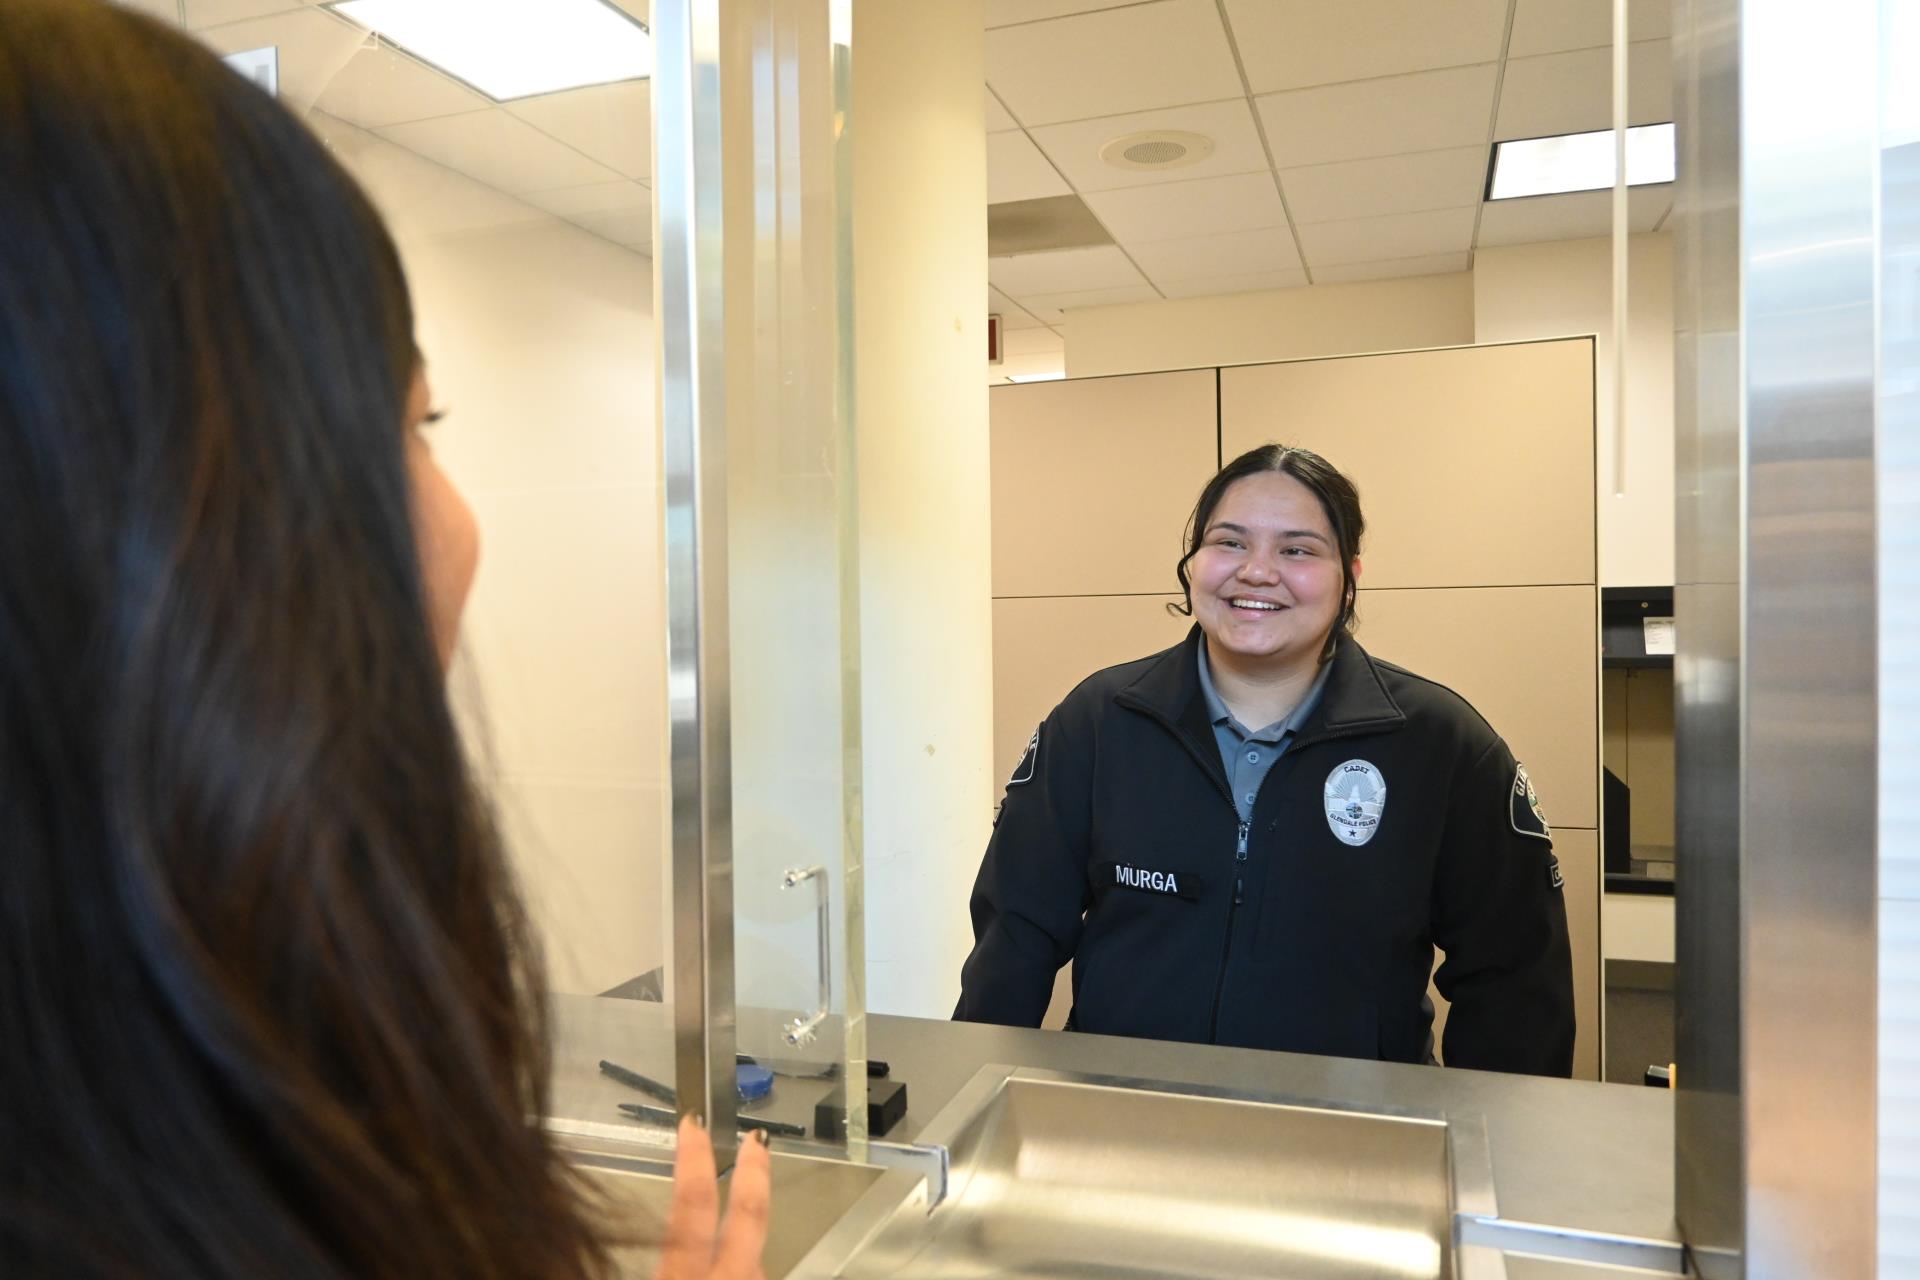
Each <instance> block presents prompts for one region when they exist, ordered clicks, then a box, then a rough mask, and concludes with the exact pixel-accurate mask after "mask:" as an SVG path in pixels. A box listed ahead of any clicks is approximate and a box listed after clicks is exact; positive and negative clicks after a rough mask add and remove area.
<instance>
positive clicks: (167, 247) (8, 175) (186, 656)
mask: <svg viewBox="0 0 1920 1280" xmlns="http://www.w3.org/2000/svg"><path fill="white" fill-rule="evenodd" d="M5 4H6V16H5V19H4V21H0V1152H5V1153H6V1155H5V1158H4V1159H0V1273H4V1274H6V1275H9V1276H26V1275H59V1276H63V1277H68V1276H109V1275H111V1276H124V1275H142V1276H163V1277H182V1278H183V1280H184V1278H185V1277H209V1276H213V1277H257V1276H267V1275H273V1276H299V1277H347V1276H353V1277H368V1276H375V1277H387V1276H391V1277H402V1276H408V1277H417V1276H442V1275H462V1276H476V1277H496V1276H497V1277H506V1276H515V1277H520V1276H536V1275H537V1276H541V1277H561V1276H568V1275H576V1276H577V1275H582V1274H587V1273H589V1272H592V1271H595V1270H598V1269H599V1266H600V1264H601V1262H602V1261H603V1259H604V1247H603V1245H602V1244H601V1243H600V1241H599V1239H598V1237H597V1236H596V1235H595V1233H594V1230H593V1228H592V1225H591V1223H590V1222H589V1221H588V1219H587V1217H586V1214H585V1210H584V1209H583V1208H582V1205H581V1202H580V1201H579V1199H578V1198H577V1196H576V1195H575V1193H574V1191H575V1189H574V1187H573V1185H572V1182H571V1180H570V1178H569V1176H568V1174H567V1173H566V1170H565V1166H564V1164H563V1163H562V1161H561V1159H560V1157H559V1156H558V1154H557V1153H556V1151H555V1150H554V1149H553V1147H552V1145H551V1143H550V1142H549V1141H548V1139H547V1138H546V1137H545V1136H544V1135H543V1134H542V1132H541V1131H540V1129H539V1127H538V1124H537V1121H536V1120H534V1119H532V1117H537V1116H539V1115H540V1114H542V1113H543V1111H544V1103H545V1096H544V1094H545V1088H546V1069H547V1064H546V1057H545V1054H546V1040H545V1012H544V1006H543V1004H542V999H543V997H542V994H541V992H542V983H541V981H540V977H539V974H538V971H537V968H536V965H535V962H534V959H533V949H532V947H531V946H530V944H529V939H528V936H527V931H526V925H525V921H524V917H523V914H522V912H521V909H520V907H519V906H518V904H517V900H516V898H515V896H514V893H513V891H512V886H511V884H510V880H509V876H508V872H507V870H506V864H505V861H504V858H503V856H502V852H501V848H500V844H499V842H498V840H497V838H496V836H495V834H494V830H493V827H492V824H491V822H490V819H489V817H488V813H487V810H486V807H485V805H484V804H483V803H482V802H481V800H480V799H479V798H478V795H477V792H476V790H475V788H474V786H473V784H472V782H471V781H470V779H469V776H468V773H467V770H466V766H465V763H464V761H463V757H462V753H461V747H460V743H459V740H458V737H457V735H456V731H455V727H454V723H453V720H452V717H451V715H450V714H449V711H448V707H447V703H446V698H445V693H444V691H443V688H442V683H441V673H440V670H439V667H438V663H437V660H436V655H435V649H434V645H433V642H432V638H431V635H430V629H429V623H428V616H427V606H426V595H425V588H424V586H423V581H422V574H421V570H420V566H419V562H418V559H417V552H416V545H415V538H414V530H413V527H412V515H411V511H410V502H409V489H408V484H407V478H406V471H405V466H404V461H403V438H402V430H401V422H402V414H403V406H404V403H405V397H406V393H407V389H408V386H409V383H410V379H411V377H412V375H413V369H414V365H415V361H416V355H415V351H414V347H413V338H412V329H413V320H412V313H411V307H410V304H409V302H408V298H407V292H406V285H405V282H404V279H403V277H402V273H401V269H400V263H399V260H398V257H397V255H396V253H395V250H394V246H393V244H392V242H391V240H390V239H389V238H388V236H387V233H386V232H385V230H384V229H383V228H382V226H381V224H380V220H379V218H378V217H377V216H376V214H375V213H374V211H373V209H372V207H371V206H370V205H369V203H368V202H367V200H366V198H365V197H364V196H363V195H362V194H361V193H360V191H359V190H358V188H357V187H356V186H355V185H354V183H353V182H352V181H351V180H350V179H349V178H348V177H347V175H346V174H345V173H344V172H343V171H342V170H341V169H340V168H339V166H338V165H336V164H335V163H334V162H333V161H332V160H331V159H330V157H329V156H328V154H327V152H326V150H325V149H324V148H323V147H322V146H321V145H320V144H319V143H318V142H317V141H316V140H315V139H314V138H312V137H311V136H310V135H309V134H308V133H307V132H306V130H305V129H304V128H303V127H302V126H301V125H300V124H299V123H298V122H297V121H296V120H295V119H294V118H293V117H292V116H291V115H289V114H288V113H287V112H286V111H284V110H283V109H281V108H280V107H279V106H278V105H276V104H275V103H273V102H272V101H271V100H270V99H268V98H267V97H266V96H265V95H263V94H262V93H260V92H259V91H258V90H256V89H255V88H254V87H252V86H251V85H250V84H248V83H247V82H246V81H245V80H243V79H242V78H241V77H239V76H236V75H234V74H233V73H232V72H230V71H229V70H227V69H226V68H225V67H223V66H222V65H221V64H220V63H219V62H218V61H217V60H216V59H215V58H214V57H213V56H212V55H210V54H209V53H207V52H205V51H204V50H202V49H200V48H199V47H198V46H197V45H195V44H193V43H192V42H191V41H189V40H188V39H187V38H185V37H184V36H182V35H180V34H178V33H175V32H170V31H168V30H167V29H165V28H164V27H162V26H160V25H159V24H158V23H154V22H151V21H149V20H147V19H144V18H141V17H139V16H137V15H134V14H130V13H127V12H125V11H122V10H119V9H116V8H113V7H110V6H107V5H104V4H98V3H92V2H89V0H5Z"/></svg>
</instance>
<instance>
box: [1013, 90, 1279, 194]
mask: <svg viewBox="0 0 1920 1280" xmlns="http://www.w3.org/2000/svg"><path fill="white" fill-rule="evenodd" d="M1149 129H1175V130H1179V131H1181V132H1184V133H1198V134H1201V135H1203V136H1205V137H1207V138H1210V139H1212V140H1213V144H1214V145H1213V151H1212V153H1211V154H1209V155H1208V156H1207V158H1206V159H1204V160H1200V161H1197V162H1195V163H1193V164H1190V165H1185V166H1183V167H1180V168H1168V169H1157V170H1146V169H1121V168H1117V167H1115V166H1113V165H1110V164H1108V163H1107V162H1106V161H1105V160H1102V159H1101V158H1100V148H1102V147H1104V146H1105V145H1106V144H1107V143H1109V142H1112V141H1113V140H1114V139H1115V138H1124V137H1126V136H1127V135H1128V134H1133V133H1141V132H1144V131H1146V130H1149ZM1033 140H1034V141H1035V142H1037V143H1039V144H1040V148H1041V150H1043V151H1045V152H1046V153H1047V155H1048V156H1050V157H1051V158H1052V159H1053V163H1054V165H1055V166H1056V167H1057V168H1058V169H1059V170H1060V172H1061V173H1063V174H1065V175H1066V177H1067V181H1068V182H1070V183H1072V184H1073V189H1074V190H1075V191H1111V190H1113V189H1115V188H1118V187H1144V186H1146V185H1148V184H1150V183H1155V182H1168V181H1173V182H1187V181H1191V180H1192V179H1195V178H1213V177H1220V176H1223V175H1226V174H1232V173H1253V172H1256V171H1260V170H1264V169H1265V168H1266V167H1267V152H1266V148H1264V147H1262V146H1261V145H1260V131H1259V130H1258V129H1257V128H1255V127H1254V123H1253V111H1252V109H1251V108H1250V107H1248V106H1247V101H1246V99H1245V98H1235V99H1233V100H1231V101H1228V102H1208V103H1202V104H1200V105H1198V106H1188V107H1163V108H1161V109H1160V110H1158V111H1142V112H1136V113H1135V114H1133V115H1125V116H1102V117H1101V118H1100V119H1098V120H1081V121H1076V122H1075V123H1073V124H1050V125H1046V126H1044V127H1042V128H1038V129H1035V130H1033Z"/></svg>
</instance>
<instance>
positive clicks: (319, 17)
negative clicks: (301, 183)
mask: <svg viewBox="0 0 1920 1280" xmlns="http://www.w3.org/2000/svg"><path fill="white" fill-rule="evenodd" d="M193 34H194V35H195V36H196V37H197V38H199V39H200V40H201V41H202V42H203V43H205V44H206V45H208V46H209V47H211V48H212V49H213V50H214V51H215V52H217V53H239V52H240V51H242V50H244V49H259V48H264V47H265V46H267V45H274V46H276V47H277V48H278V49H279V50H280V100H281V101H282V102H284V103H286V104H287V106H289V107H291V108H293V109H294V110H296V111H302V110H305V109H306V108H308V107H310V106H312V105H313V104H314V102H315V101H317V100H318V99H319V97H320V96H321V95H322V94H323V93H325V92H326V89H327V86H328V85H329V84H331V83H332V82H333V77H334V76H335V74H337V73H338V72H339V70H340V68H342V67H344V66H346V65H347V63H348V61H349V60H351V59H352V57H353V56H354V54H355V53H356V52H357V51H358V50H359V49H360V47H361V45H362V44H364V43H365V42H366V39H367V33H366V32H365V31H364V30H362V29H361V28H359V27H356V26H354V25H353V24H352V23H350V22H347V21H344V20H343V19H340V18H336V17H334V16H333V14H331V13H329V12H328V11H326V10H324V9H300V10H297V11H295V12H292V13H282V14H277V15H275V16H274V17H271V18H255V19H253V20H251V21H248V22H229V23H226V24H225V25H223V26H217V27H210V28H208V29H206V30H204V31H196V32H194V33H193Z"/></svg>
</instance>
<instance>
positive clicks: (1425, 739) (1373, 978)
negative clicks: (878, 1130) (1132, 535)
mask: <svg viewBox="0 0 1920 1280" xmlns="http://www.w3.org/2000/svg"><path fill="white" fill-rule="evenodd" d="M1199 644H1200V631H1199V629H1198V628H1197V627H1196V628H1195V629H1194V630H1193V632H1192V633H1190V634H1189V635H1188V637H1187V639H1186V640H1185V641H1184V642H1182V643H1181V644H1179V645H1176V646H1175V647H1173V648H1171V649H1168V650H1166V651H1165V652H1163V653H1159V654H1155V655H1154V656H1152V657H1150V658H1143V659H1141V660H1139V661H1137V662H1130V663H1126V664H1124V665H1122V666H1117V667H1109V668H1107V669H1106V670H1105V671H1100V672H1097V673H1095V674H1094V675H1092V676H1090V677H1089V678H1088V679H1087V680H1085V681H1084V682H1082V683H1081V685H1080V686H1079V687H1078V688H1076V689H1075V690H1074V691H1073V692H1072V693H1071V694H1069V695H1068V696H1067V698H1066V700H1065V701H1064V702H1062V703H1061V704H1060V705H1059V706H1058V707H1056V708H1054V710H1053V713H1052V714H1051V715H1049V716H1048V717H1047V719H1046V721H1045V722H1044V723H1043V724H1042V725H1041V726H1040V729H1039V732H1038V734H1037V735H1036V737H1035V739H1034V741H1033V743H1032V744H1031V745H1030V746H1029V747H1028V751H1027V755H1026V757H1025V758H1024V759H1022V760H1021V762H1020V765H1019V768H1018V769H1016V770H1015V773H1014V776H1013V780H1012V781H1011V782H1009V784H1008V787H1007V793H1006V798H1005V801H1004V802H1003V804H1002V806H1001V810H1000V817H999V819H998V821H997V823H996V824H995V827H994V832H993V838H992V840H991V841H990V842H989V843H988V845H987V853H986V858H985V860H984V861H983V862H982V864H981V867H980V875H979V878H978V879H977V880H976V882H975V884H974V889H973V901H972V911H973V930H974V948H973V953H972V954H971V955H970V956H969V957H968V958H967V962H966V967H965V969H964V970H963V971H962V976H961V996H960V1004H959V1007H958V1008H957V1009H956V1010H955V1011H954V1016H955V1017H956V1018H959V1019H964V1020H967V1021H973V1022H998V1023H1006V1024H1010V1025H1014V1026H1029V1027H1032V1026H1038V1025H1039V1024H1040V1019H1041V1017H1042V1016H1043V1015H1044V1014H1045V1012H1046V1008H1047V1003H1048V1000H1049V998H1050V996H1051V994H1052V989H1053V976H1054V974H1055V972H1056V971H1057V970H1058V969H1059V968H1060V966H1061V965H1063V964H1065V963H1066V962H1067V961H1069V960H1071V961H1073V1015H1072V1020H1071V1022H1070V1023H1069V1025H1070V1026H1072V1027H1073V1029H1075V1030H1077V1031H1088V1032H1099V1033H1104V1034H1108V1035H1126V1036H1142V1037H1147V1038H1151V1039H1159V1040H1187V1041H1195V1042H1203V1043H1217V1044H1229V1045H1241V1046H1246V1047H1250V1048H1257V1049H1282V1050H1288V1051H1292V1052H1296V1053H1324V1054H1336V1055H1340V1056H1343V1057H1354V1058H1380V1059H1387V1060H1391V1061H1399V1062H1427V1061H1431V1058H1432V1055H1431V1044H1432V1038H1433V1037H1432V1023H1433V1013H1432V1009H1431V1007H1430V1005H1429V1003H1428V1001H1427V998H1426V993H1427V979H1428V975H1429V973H1430V972H1431V970H1432V960H1433V948H1434V947H1435V946H1436V945H1437V946H1438V947H1440V948H1441V950H1442V951H1444V952H1445V962H1444V963H1443V964H1442V965H1441V966H1440V969H1439V971H1438V973H1437V974H1434V975H1433V976H1434V981H1435V984H1436V985H1437V986H1438V988H1439V990H1440V993H1441V994H1442V995H1443V996H1445V997H1446V998H1447V1000H1448V1001H1449V1002H1450V1003H1451V1009H1450V1011H1449V1013H1448V1016H1447V1025H1446V1037H1445V1042H1444V1044H1443V1045H1442V1046H1441V1056H1442V1057H1443V1059H1444V1060H1445V1062H1446V1063H1447V1065H1449V1066H1455V1067H1480V1068H1485V1069H1490V1070H1497V1071H1524V1072H1534V1073H1538V1074H1542V1075H1562V1076H1564V1075H1569V1074H1571V1072H1572V1069H1573V1031H1574V1023H1573V967H1572V961H1571V958H1570V955H1569V951H1568V947H1567V917H1566V906H1565V903H1564V901H1563V899H1562V895H1561V875H1560V869H1559V864H1558V862H1557V861H1556V860H1555V858H1554V856H1553V844H1552V835H1551V832H1550V831H1549V829H1548V827H1547V825H1546V822H1545V821H1544V820H1543V819H1542V817H1541V815H1540V810H1539V805H1538V802H1537V801H1536V800H1535V798H1534V793H1533V788H1532V784H1531V783H1530V782H1529V781H1528V779H1527V776H1526V772H1525V770H1524V769H1522V768H1521V767H1520V766H1519V765H1518V764H1517V763H1516V762H1515V760H1514V758H1513V755H1512V753H1511V752H1509V751H1508V750H1507V745H1506V743H1505V742H1504V741H1502V740H1501V738H1500V735H1499V734H1497V733H1495V732H1494V731H1493V728H1492V727H1491V726H1490V725H1488V724H1487V722H1486V721H1485V720H1484V719H1482V718H1481V717H1480V715H1479V714H1478V713H1477V712H1475V711H1474V709H1473V708H1472V707H1471V706H1469V705H1467V703H1466V701H1465V700H1464V699H1462V698H1461V697H1459V695H1457V694H1455V693H1454V692H1452V691H1451V690H1449V689H1447V688H1445V687H1443V686H1441V685H1438V684H1435V683H1434V682H1433V681H1431V680H1425V679H1422V678H1421V677H1419V676H1416V675H1414V674H1412V673H1411V672H1409V671H1405V670H1402V669H1401V668H1399V667H1396V666H1394V665H1392V664H1391V663H1387V662H1382V661H1380V660H1379V659H1377V658H1374V657H1372V656H1370V655H1369V654H1368V653H1367V652H1366V651H1365V650H1363V649H1362V648H1361V647H1360V645H1359V644H1358V643H1356V642H1355V641H1354V640H1353V639H1352V637H1350V636H1346V635H1343V636H1342V637H1341V639H1340V642H1339V645H1338V648H1337V649H1336V651H1335V654H1334V657H1333V659H1332V662H1333V668H1332V670H1331V671H1330V672H1329V673H1328V676H1327V683H1326V686H1325V689H1324V691H1323V693H1322V695H1321V699H1320V704H1319V706H1318V707H1317V708H1315V709H1314V711H1313V712H1312V714H1311V715H1309V716H1308V717H1307V719H1306V720H1305V721H1304V722H1303V723H1302V724H1301V725H1300V726H1299V730H1298V732H1297V734H1296V736H1295V738H1294V741H1293V743H1292V745H1291V746H1290V747H1289V748H1288V750H1287V751H1286V753H1285V754H1284V755H1282V756H1281V758H1280V759H1279V760H1278V761H1276V762H1275V763H1274V765H1273V768H1272V772H1270V773H1269V774H1268V775H1267V778H1266V781H1265V782H1264V784H1263V785H1262V786H1261V789H1260V792H1259V795H1258V796H1257V798H1256V800H1255V802H1254V807H1253V817H1252V821H1251V822H1250V823H1248V824H1246V830H1245V831H1244V832H1243V831H1242V829H1241V828H1242V824H1241V822H1240V817H1239V813H1238V812H1237V811H1236V809H1235V806H1234V803H1233V797H1232V794H1231V793H1230V791H1229V790H1228V780H1227V777H1226V774H1225V772H1224V770H1223V768H1222V765H1221V760H1220V749H1219V747H1218V745H1217V744H1216V742H1215V738H1214V733H1213V728H1212V725H1211V723H1210V722H1209V717H1208V713H1207V706H1206V702H1205V699H1204V698H1203V696H1202V694H1201V690H1200V681H1199V674H1198V666H1197V661H1198V652H1197V649H1198V645H1199ZM1356 765H1367V766H1370V767H1371V769H1370V770H1369V769H1365V768H1356V767H1354V766H1356ZM1342 770H1345V773H1344V774H1343V773H1342ZM1348 779H1351V780H1352V781H1353V783H1354V785H1355V786H1357V787H1358V791H1357V792H1356V791H1355V790H1354V786H1348V785H1347V782H1346V780H1348ZM1375 783H1378V784H1380V787H1381V788H1383V789H1384V796H1383V797H1379V798H1380V799H1381V801H1382V802H1381V803H1379V804H1378V805H1362V804H1359V803H1356V802H1354V801H1353V800H1351V799H1350V798H1349V797H1351V796H1355V795H1357V796H1358V798H1359V799H1360V800H1371V799H1374V798H1375V797H1374V796H1373V795H1372V792H1374V791H1375V790H1376V789H1379V788H1376V787H1375V785H1374V784H1375ZM1330 815H1331V816H1330ZM1340 830H1344V832H1345V833H1346V835H1345V838H1342V836H1341V835H1339V834H1336V832H1337V831H1340ZM1369 831H1370V834H1368V832H1369ZM1362 837H1364V842H1361V843H1354V841H1355V840H1358V839H1361V838H1362Z"/></svg>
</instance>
